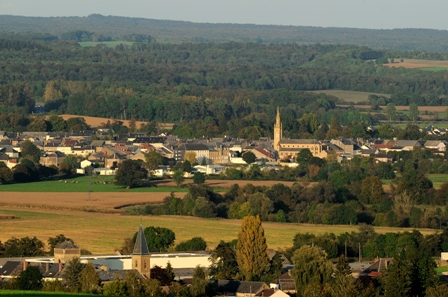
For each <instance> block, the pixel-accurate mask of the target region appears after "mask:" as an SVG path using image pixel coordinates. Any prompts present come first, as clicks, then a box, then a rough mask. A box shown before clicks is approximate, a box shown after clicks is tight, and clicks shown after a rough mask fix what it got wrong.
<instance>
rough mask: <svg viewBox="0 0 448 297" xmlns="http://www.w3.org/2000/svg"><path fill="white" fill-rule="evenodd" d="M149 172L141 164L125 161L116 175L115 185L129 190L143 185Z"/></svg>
mask: <svg viewBox="0 0 448 297" xmlns="http://www.w3.org/2000/svg"><path fill="white" fill-rule="evenodd" d="M147 176H148V172H147V171H146V169H144V168H143V167H142V166H141V162H139V161H135V160H125V161H123V162H122V163H121V164H120V165H119V166H118V169H117V172H116V173H115V184H117V185H121V186H126V187H129V188H133V187H138V186H140V185H142V183H143V179H144V178H146V177H147Z"/></svg>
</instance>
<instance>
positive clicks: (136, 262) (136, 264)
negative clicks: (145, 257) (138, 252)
mask: <svg viewBox="0 0 448 297" xmlns="http://www.w3.org/2000/svg"><path fill="white" fill-rule="evenodd" d="M137 267H138V261H137V260H135V268H137Z"/></svg>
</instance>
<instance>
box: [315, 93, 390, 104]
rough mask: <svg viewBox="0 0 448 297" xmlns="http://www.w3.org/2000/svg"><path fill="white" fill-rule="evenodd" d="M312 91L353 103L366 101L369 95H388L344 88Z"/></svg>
mask: <svg viewBox="0 0 448 297" xmlns="http://www.w3.org/2000/svg"><path fill="white" fill-rule="evenodd" d="M311 92H312V93H317V94H319V93H324V94H326V95H331V96H335V97H337V98H339V100H342V101H344V102H353V103H354V104H356V103H360V102H368V101H369V99H368V98H369V95H377V96H384V97H386V98H389V97H390V94H380V93H371V92H356V91H344V90H317V91H311Z"/></svg>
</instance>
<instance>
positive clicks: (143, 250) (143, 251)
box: [132, 225, 149, 255]
mask: <svg viewBox="0 0 448 297" xmlns="http://www.w3.org/2000/svg"><path fill="white" fill-rule="evenodd" d="M132 254H133V255H149V250H148V244H147V243H146V238H145V233H144V232H143V227H142V225H140V228H138V233H137V239H136V240H135V244H134V251H133V252H132Z"/></svg>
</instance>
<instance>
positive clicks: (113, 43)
mask: <svg viewBox="0 0 448 297" xmlns="http://www.w3.org/2000/svg"><path fill="white" fill-rule="evenodd" d="M78 43H79V45H80V46H82V47H92V46H96V45H98V44H105V45H106V46H107V47H116V46H117V45H119V44H124V45H128V46H131V45H133V44H134V43H135V42H131V41H100V42H94V41H84V42H78Z"/></svg>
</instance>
